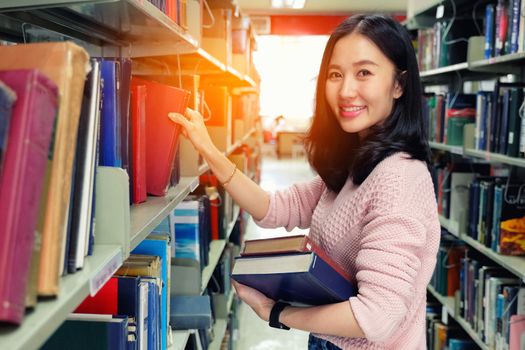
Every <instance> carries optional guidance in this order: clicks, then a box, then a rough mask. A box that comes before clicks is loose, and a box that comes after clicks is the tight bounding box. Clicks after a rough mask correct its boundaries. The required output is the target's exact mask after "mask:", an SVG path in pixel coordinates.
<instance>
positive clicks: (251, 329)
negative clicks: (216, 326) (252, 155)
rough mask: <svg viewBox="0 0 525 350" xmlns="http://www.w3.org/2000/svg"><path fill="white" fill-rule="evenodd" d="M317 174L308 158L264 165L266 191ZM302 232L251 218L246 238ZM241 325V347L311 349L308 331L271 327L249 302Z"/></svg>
mask: <svg viewBox="0 0 525 350" xmlns="http://www.w3.org/2000/svg"><path fill="white" fill-rule="evenodd" d="M313 176H314V174H313V172H312V171H311V169H310V166H309V165H308V162H307V161H306V160H305V159H282V160H277V159H275V158H265V159H264V160H263V165H262V173H261V186H262V187H263V188H264V189H265V190H268V191H275V190H279V189H283V188H286V187H288V186H289V185H291V184H293V183H296V182H301V181H307V180H309V179H311V178H312V177H313ZM301 232H304V231H303V230H300V229H295V230H293V231H292V232H286V230H285V229H284V228H280V229H274V230H269V229H263V228H260V227H258V226H257V225H255V223H254V222H253V221H252V220H250V221H249V222H248V226H247V230H246V236H245V238H246V239H254V238H264V237H270V236H277V235H280V234H299V233H301ZM239 328H240V331H239V334H238V341H237V350H304V349H306V348H307V343H308V333H306V332H303V331H298V330H290V331H282V330H278V329H274V328H270V327H269V326H268V324H267V323H266V322H264V321H262V320H261V319H260V318H258V317H257V315H256V314H255V313H254V312H253V311H252V310H251V309H250V308H249V307H248V306H246V304H242V306H241V308H240V310H239Z"/></svg>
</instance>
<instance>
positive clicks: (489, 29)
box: [485, 4, 495, 58]
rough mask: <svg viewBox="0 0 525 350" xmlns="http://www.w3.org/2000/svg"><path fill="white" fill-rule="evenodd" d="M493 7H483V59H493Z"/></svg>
mask: <svg viewBox="0 0 525 350" xmlns="http://www.w3.org/2000/svg"><path fill="white" fill-rule="evenodd" d="M494 18H495V17H494V5H492V4H488V5H487V6H486V7H485V58H491V57H494Z"/></svg>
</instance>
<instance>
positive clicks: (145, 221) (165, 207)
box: [130, 177, 199, 250]
mask: <svg viewBox="0 0 525 350" xmlns="http://www.w3.org/2000/svg"><path fill="white" fill-rule="evenodd" d="M197 186H199V178H198V177H182V178H181V179H180V182H179V184H178V185H177V186H175V187H172V188H170V189H169V190H168V193H167V194H166V195H165V196H164V197H151V196H150V197H148V199H147V201H146V202H145V203H142V204H137V205H133V206H132V207H131V225H130V227H131V233H130V237H131V250H133V249H134V248H135V247H136V246H137V245H138V244H139V243H140V242H142V240H144V238H146V237H147V236H148V235H149V233H150V232H151V231H152V230H153V229H154V228H155V227H157V226H158V225H159V224H160V223H161V221H162V220H164V218H165V217H166V216H167V215H168V214H169V213H170V211H172V210H173V209H174V208H175V207H176V206H177V204H179V203H180V202H181V201H182V200H183V199H184V198H185V197H186V196H187V195H188V194H190V192H193V191H194V190H195V189H196V188H197Z"/></svg>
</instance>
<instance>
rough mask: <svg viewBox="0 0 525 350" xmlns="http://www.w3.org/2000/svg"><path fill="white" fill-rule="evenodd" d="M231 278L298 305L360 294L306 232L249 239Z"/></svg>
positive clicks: (274, 297)
mask: <svg viewBox="0 0 525 350" xmlns="http://www.w3.org/2000/svg"><path fill="white" fill-rule="evenodd" d="M232 278H233V279H234V280H236V281H237V282H239V283H241V284H245V285H247V286H250V287H252V288H255V289H257V290H259V291H260V292H262V293H264V294H265V295H266V296H268V297H269V298H272V299H274V300H284V301H289V302H292V303H297V304H305V305H323V304H330V303H336V302H340V301H344V300H347V299H348V298H349V297H351V296H354V295H356V294H357V286H356V284H355V281H354V280H353V279H352V277H351V276H349V275H348V273H346V272H345V271H344V269H343V268H342V267H340V266H339V265H338V264H337V263H336V262H335V261H333V260H332V259H331V258H330V257H329V256H328V255H327V254H326V253H325V252H324V251H323V250H322V249H321V248H320V246H319V245H317V244H316V243H315V242H314V241H312V240H311V239H310V238H309V237H308V236H306V235H297V236H286V237H276V238H268V239H259V240H247V241H246V242H245V243H244V247H243V249H242V250H241V256H240V257H237V258H236V259H235V265H234V267H233V271H232Z"/></svg>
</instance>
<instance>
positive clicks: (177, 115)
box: [168, 112, 190, 128]
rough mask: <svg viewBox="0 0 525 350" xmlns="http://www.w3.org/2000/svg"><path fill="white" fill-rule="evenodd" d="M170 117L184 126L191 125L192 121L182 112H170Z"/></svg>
mask: <svg viewBox="0 0 525 350" xmlns="http://www.w3.org/2000/svg"><path fill="white" fill-rule="evenodd" d="M168 118H170V119H171V121H173V122H175V123H177V124H180V125H182V126H183V127H184V128H187V127H188V126H189V125H190V122H189V121H188V119H186V117H185V116H183V115H182V114H180V113H175V112H172V113H168Z"/></svg>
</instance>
